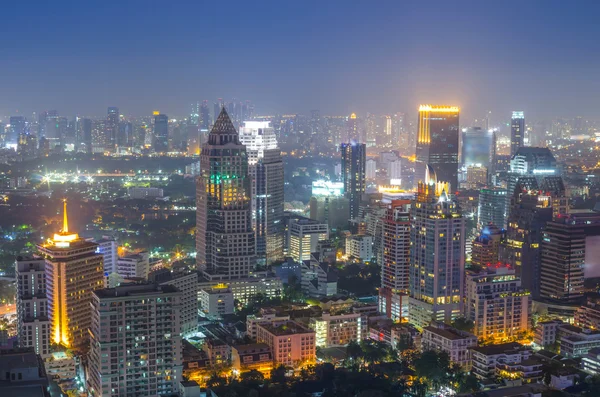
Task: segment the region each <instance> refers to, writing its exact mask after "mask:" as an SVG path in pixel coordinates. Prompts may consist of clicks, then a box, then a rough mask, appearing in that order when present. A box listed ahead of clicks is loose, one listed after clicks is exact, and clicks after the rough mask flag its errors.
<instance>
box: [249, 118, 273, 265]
mask: <svg viewBox="0 0 600 397" xmlns="http://www.w3.org/2000/svg"><path fill="white" fill-rule="evenodd" d="M240 142H241V143H242V144H243V145H245V146H246V153H247V154H248V166H249V168H248V170H249V174H250V177H251V178H252V228H253V229H254V232H255V233H256V256H257V258H258V260H259V262H261V263H266V264H269V263H272V262H273V261H276V260H280V259H283V231H284V226H283V183H284V182H283V161H282V160H281V151H280V150H279V148H278V147H277V138H276V137H275V131H274V130H273V127H271V123H270V122H269V121H246V122H244V126H243V127H240Z"/></svg>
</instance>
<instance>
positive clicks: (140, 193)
mask: <svg viewBox="0 0 600 397" xmlns="http://www.w3.org/2000/svg"><path fill="white" fill-rule="evenodd" d="M127 194H128V195H129V197H131V198H132V199H134V200H141V199H147V198H156V197H163V190H162V189H161V188H158V187H130V188H128V189H127Z"/></svg>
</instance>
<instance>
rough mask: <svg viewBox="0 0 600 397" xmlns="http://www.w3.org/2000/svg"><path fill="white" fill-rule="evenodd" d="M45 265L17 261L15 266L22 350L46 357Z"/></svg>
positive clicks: (29, 260)
mask: <svg viewBox="0 0 600 397" xmlns="http://www.w3.org/2000/svg"><path fill="white" fill-rule="evenodd" d="M45 265H46V263H45V261H44V259H43V258H36V257H34V258H31V257H18V258H17V262H16V266H15V270H16V273H17V274H16V276H17V332H18V334H19V346H20V347H32V348H33V349H34V350H35V352H36V353H37V354H40V355H44V356H45V355H47V354H50V319H49V317H48V298H47V297H46V274H45Z"/></svg>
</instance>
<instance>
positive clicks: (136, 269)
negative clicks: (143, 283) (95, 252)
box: [116, 251, 150, 280]
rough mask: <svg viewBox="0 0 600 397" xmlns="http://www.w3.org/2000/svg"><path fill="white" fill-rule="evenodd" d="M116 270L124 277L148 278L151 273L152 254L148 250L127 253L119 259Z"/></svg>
mask: <svg viewBox="0 0 600 397" xmlns="http://www.w3.org/2000/svg"><path fill="white" fill-rule="evenodd" d="M116 272H117V273H118V274H119V276H121V277H123V278H124V279H132V278H137V279H143V280H147V279H148V274H149V273H150V256H149V255H148V252H147V251H146V252H141V253H139V254H130V255H125V256H122V257H120V258H118V259H117V269H116Z"/></svg>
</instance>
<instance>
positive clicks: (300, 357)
mask: <svg viewBox="0 0 600 397" xmlns="http://www.w3.org/2000/svg"><path fill="white" fill-rule="evenodd" d="M256 340H257V342H258V343H266V344H267V345H269V347H270V348H271V350H272V352H273V359H274V361H275V365H279V364H283V365H286V366H292V367H298V366H299V365H304V364H306V363H313V362H314V361H315V359H316V336H315V331H313V330H312V329H310V328H307V327H305V326H303V325H301V324H300V323H297V322H295V321H287V322H285V323H284V324H281V325H279V326H275V325H270V324H258V326H257V338H256Z"/></svg>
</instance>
